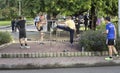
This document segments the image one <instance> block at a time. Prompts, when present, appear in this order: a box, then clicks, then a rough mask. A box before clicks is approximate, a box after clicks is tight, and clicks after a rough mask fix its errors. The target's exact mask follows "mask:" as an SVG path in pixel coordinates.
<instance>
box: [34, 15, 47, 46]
mask: <svg viewBox="0 0 120 73" xmlns="http://www.w3.org/2000/svg"><path fill="white" fill-rule="evenodd" d="M40 19H41V20H40V21H39V22H38V23H37V24H36V26H37V29H38V31H39V32H40V44H44V43H43V40H44V32H47V25H46V23H47V22H46V19H45V16H44V15H41V16H40Z"/></svg>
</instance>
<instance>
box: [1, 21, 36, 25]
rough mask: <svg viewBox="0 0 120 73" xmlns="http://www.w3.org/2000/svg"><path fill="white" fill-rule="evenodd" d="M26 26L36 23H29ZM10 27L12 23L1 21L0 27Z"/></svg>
mask: <svg viewBox="0 0 120 73" xmlns="http://www.w3.org/2000/svg"><path fill="white" fill-rule="evenodd" d="M26 24H27V25H29V24H34V22H33V21H27V22H26ZM8 25H11V21H0V26H8Z"/></svg>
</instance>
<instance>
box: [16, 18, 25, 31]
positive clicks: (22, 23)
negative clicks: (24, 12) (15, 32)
mask: <svg viewBox="0 0 120 73" xmlns="http://www.w3.org/2000/svg"><path fill="white" fill-rule="evenodd" d="M25 22H26V21H25V20H19V21H18V22H17V27H18V29H19V30H20V29H25Z"/></svg>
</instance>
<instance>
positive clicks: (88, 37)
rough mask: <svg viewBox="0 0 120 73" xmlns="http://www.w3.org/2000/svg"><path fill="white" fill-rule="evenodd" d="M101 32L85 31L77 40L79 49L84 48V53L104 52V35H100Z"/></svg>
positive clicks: (105, 48) (105, 47)
mask: <svg viewBox="0 0 120 73" xmlns="http://www.w3.org/2000/svg"><path fill="white" fill-rule="evenodd" d="M102 32H103V30H97V31H92V30H89V31H86V32H84V33H83V34H82V35H81V38H80V40H79V48H82V47H84V50H85V51H105V50H108V49H107V46H106V35H104V34H102Z"/></svg>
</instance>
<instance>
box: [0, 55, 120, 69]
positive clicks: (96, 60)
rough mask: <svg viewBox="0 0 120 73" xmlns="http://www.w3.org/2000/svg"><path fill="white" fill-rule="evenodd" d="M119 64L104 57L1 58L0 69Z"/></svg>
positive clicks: (118, 61)
mask: <svg viewBox="0 0 120 73" xmlns="http://www.w3.org/2000/svg"><path fill="white" fill-rule="evenodd" d="M118 65H119V66H120V60H113V61H105V60H104V57H96V56H94V57H57V58H5V59H4V58H2V59H1V60H0V69H38V68H39V69H43V68H44V69H48V68H49V69H51V68H76V67H79V68H81V67H101V66H118Z"/></svg>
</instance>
